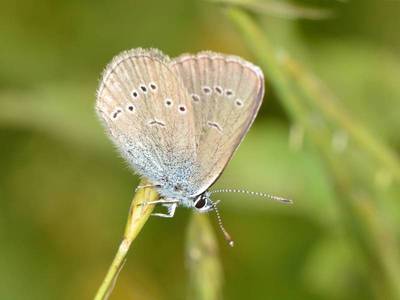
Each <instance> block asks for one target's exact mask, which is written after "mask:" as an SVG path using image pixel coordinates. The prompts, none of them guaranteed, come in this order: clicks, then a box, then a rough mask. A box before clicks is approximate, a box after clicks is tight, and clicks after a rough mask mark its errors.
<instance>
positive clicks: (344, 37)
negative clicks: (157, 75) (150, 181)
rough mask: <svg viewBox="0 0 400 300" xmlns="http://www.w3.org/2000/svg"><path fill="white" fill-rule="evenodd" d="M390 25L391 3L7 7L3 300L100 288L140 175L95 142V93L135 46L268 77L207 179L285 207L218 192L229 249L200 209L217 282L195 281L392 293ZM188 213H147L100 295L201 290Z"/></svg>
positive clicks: (395, 50) (258, 290)
mask: <svg viewBox="0 0 400 300" xmlns="http://www.w3.org/2000/svg"><path fill="white" fill-rule="evenodd" d="M233 2H234V3H233ZM311 8H312V9H311ZM315 9H316V10H315ZM399 20H400V2H399V1H395V0H386V1H372V0H363V1H355V0H354V1H352V0H348V1H334V0H330V1H327V0H319V1H318V0H315V1H290V2H288V1H278V0H276V1H272V0H271V1H268V0H265V1H262V0H257V1H256V0H252V1H250V0H248V1H244V0H243V1H239V0H237V1H210V2H206V1H201V0H193V1H188V0H169V1H164V0H158V1H157V0H140V1H139V0H114V1H105V0H101V1H89V0H84V1H77V0H71V1H62V0H57V1H55V0H15V1H7V2H3V3H2V5H1V10H0V40H1V47H0V299H4V300H8V299H10V300H19V299H42V300H45V299H91V298H93V296H94V294H95V291H96V289H97V288H98V286H99V285H100V283H101V281H102V279H103V277H104V275H105V273H106V270H107V268H108V266H109V264H110V263H111V260H112V258H113V255H114V253H115V251H116V249H117V246H118V243H119V242H120V239H121V235H122V232H123V228H124V224H125V221H126V217H127V213H128V209H129V204H130V201H131V198H132V196H133V194H134V188H135V186H136V185H137V184H138V181H139V179H138V178H137V177H136V176H134V175H133V174H132V173H131V171H130V170H129V169H128V167H127V166H126V164H125V163H124V162H123V161H122V159H121V158H120V157H119V155H118V154H117V153H116V151H115V150H114V149H113V146H112V145H111V143H110V142H109V141H108V139H107V137H106V135H105V134H104V132H103V130H102V127H101V126H100V123H99V122H98V120H97V118H96V115H95V113H94V108H93V107H94V101H95V91H96V88H97V85H98V79H99V77H100V73H101V71H102V69H103V68H104V67H105V65H106V64H107V63H108V62H109V61H110V59H111V58H112V57H113V56H114V55H116V54H117V53H118V52H120V51H122V50H125V49H129V48H135V47H156V48H160V49H162V50H163V51H164V52H165V53H167V54H169V55H171V56H176V55H179V54H180V53H182V52H196V51H200V50H204V49H210V50H214V51H220V52H226V53H231V54H236V55H241V56H243V57H245V58H247V59H249V60H251V61H253V62H254V63H257V64H260V65H261V67H262V68H263V69H264V72H265V75H266V87H267V92H266V97H265V99H264V104H263V106H262V108H261V111H260V114H259V116H258V118H257V119H256V121H255V123H254V125H253V127H252V129H251V130H250V132H249V134H248V136H247V137H246V139H245V141H244V142H243V144H242V145H241V146H240V148H239V151H238V152H237V153H236V155H235V157H234V158H233V160H232V161H231V163H230V164H229V166H228V168H227V169H226V171H225V172H224V174H223V176H222V177H221V179H220V180H219V181H218V183H217V184H216V186H218V187H231V188H247V189H249V190H254V191H264V192H270V193H274V194H278V195H282V196H286V197H290V198H293V199H294V200H295V204H294V205H293V206H291V207H288V206H283V205H280V204H277V203H271V202H268V201H266V200H264V199H259V198H251V197H250V198H249V197H247V196H245V195H241V194H224V195H220V197H218V198H219V199H221V200H222V203H221V205H220V212H221V214H222V216H223V219H224V223H225V225H226V227H227V229H228V230H229V231H230V233H231V234H232V235H233V237H234V238H235V241H236V246H235V247H234V248H233V249H231V248H229V247H228V246H226V244H225V242H224V240H223V237H222V234H220V232H219V229H218V228H217V227H216V224H215V216H214V215H213V214H210V215H209V219H210V221H211V224H212V226H213V228H215V236H216V239H217V242H218V245H219V250H218V255H217V260H218V262H219V263H220V264H221V266H222V268H223V278H220V277H218V274H207V273H205V274H204V280H205V281H207V280H210V279H212V280H216V281H218V282H217V283H216V284H217V285H219V283H221V282H223V287H222V292H221V293H222V295H223V298H224V299H243V298H246V299H308V300H310V299H315V300H317V299H332V300H339V299H340V300H347V299H400V258H399V256H400V247H399V238H400V204H399V200H400V199H399V196H400V189H399V178H400V177H399V172H400V170H399V161H398V152H399V149H400V135H399V130H400V105H399V99H400V55H399V53H400V36H399V28H400V23H399ZM190 218H191V212H190V211H189V210H186V209H179V210H178V211H177V214H176V216H175V218H174V219H172V220H166V219H160V218H151V219H150V221H149V222H148V223H147V224H146V225H145V227H144V229H143V231H142V233H141V234H140V235H139V237H138V238H137V239H136V240H135V242H134V244H133V248H132V249H131V252H130V254H129V259H128V261H127V263H126V264H125V267H124V269H123V271H122V272H121V274H120V277H119V280H118V282H117V284H116V287H115V290H114V292H113V294H112V296H111V299H115V300H116V299H195V298H196V297H197V296H193V293H191V292H190V289H191V288H190V286H191V283H190V278H192V277H191V276H190V275H189V274H191V272H196V270H190V265H189V266H188V263H187V258H186V257H187V255H186V253H185V249H186V246H187V243H188V242H187V235H188V233H187V232H188V224H189V222H190ZM214 277H216V279H214ZM188 295H191V296H188ZM219 295H221V294H219ZM218 297H222V296H218ZM197 298H198V299H213V298H212V297H211V296H209V297H208V298H207V297H203V298H201V297H197ZM214 299H215V298H214Z"/></svg>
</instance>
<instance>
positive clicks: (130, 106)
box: [111, 103, 136, 120]
mask: <svg viewBox="0 0 400 300" xmlns="http://www.w3.org/2000/svg"><path fill="white" fill-rule="evenodd" d="M125 110H126V112H128V113H134V112H135V111H136V107H135V106H134V105H133V104H132V103H128V104H127V105H126V107H125ZM121 114H123V110H122V109H121V108H119V107H118V108H117V109H116V110H115V111H114V112H112V113H111V117H112V118H113V119H114V120H115V119H117V118H118V116H119V115H121Z"/></svg>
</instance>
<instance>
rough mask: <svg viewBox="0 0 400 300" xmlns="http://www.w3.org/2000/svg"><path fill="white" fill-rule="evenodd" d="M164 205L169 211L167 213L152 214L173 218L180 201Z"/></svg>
mask: <svg viewBox="0 0 400 300" xmlns="http://www.w3.org/2000/svg"><path fill="white" fill-rule="evenodd" d="M163 206H165V207H167V209H168V213H166V214H161V213H154V214H151V215H152V216H154V217H161V218H172V217H173V216H174V215H175V210H176V207H177V206H178V203H177V202H174V203H169V204H163Z"/></svg>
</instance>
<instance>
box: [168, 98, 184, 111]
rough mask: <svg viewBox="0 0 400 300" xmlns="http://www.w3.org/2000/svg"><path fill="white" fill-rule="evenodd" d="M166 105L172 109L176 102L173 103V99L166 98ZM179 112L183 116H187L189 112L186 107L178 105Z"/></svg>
mask: <svg viewBox="0 0 400 300" xmlns="http://www.w3.org/2000/svg"><path fill="white" fill-rule="evenodd" d="M164 105H165V106H166V107H172V106H173V105H174V102H173V101H172V99H171V98H166V99H165V100H164ZM178 112H179V113H181V114H185V113H186V112H187V108H186V106H185V105H183V104H180V105H178Z"/></svg>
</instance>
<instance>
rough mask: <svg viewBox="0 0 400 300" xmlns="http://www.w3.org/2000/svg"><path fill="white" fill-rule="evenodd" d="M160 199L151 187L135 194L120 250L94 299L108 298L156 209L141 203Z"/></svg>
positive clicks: (143, 183)
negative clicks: (133, 243)
mask: <svg viewBox="0 0 400 300" xmlns="http://www.w3.org/2000/svg"><path fill="white" fill-rule="evenodd" d="M145 184H146V182H145V181H142V182H141V183H140V185H145ZM157 199H158V194H157V192H156V191H154V190H153V189H151V188H142V189H139V190H138V191H137V192H136V194H135V195H134V197H133V199H132V203H131V207H130V209H129V215H128V221H127V224H126V227H125V232H124V236H123V239H122V242H121V244H120V245H119V247H118V251H117V253H116V255H115V257H114V260H113V262H112V263H111V266H110V268H109V269H108V271H107V274H106V276H105V278H104V280H103V282H102V284H101V285H100V287H99V289H98V291H97V293H96V296H95V297H94V300H106V299H108V297H109V296H110V294H111V292H112V290H113V288H114V286H115V283H116V280H117V278H118V275H119V272H120V271H121V269H122V267H123V266H124V263H125V261H126V255H127V254H128V251H129V248H130V246H131V244H132V242H133V241H134V240H135V238H136V237H137V235H138V234H139V232H140V231H141V229H142V228H143V225H144V224H145V223H146V221H147V219H148V218H149V217H150V214H151V212H152V211H153V209H154V205H152V204H146V205H141V204H142V203H143V202H146V201H147V202H148V201H154V200H157Z"/></svg>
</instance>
